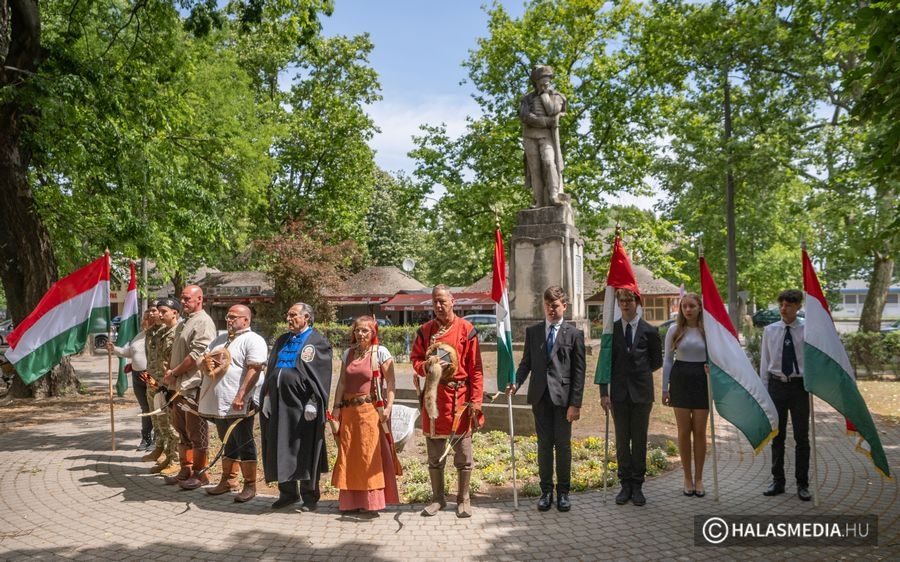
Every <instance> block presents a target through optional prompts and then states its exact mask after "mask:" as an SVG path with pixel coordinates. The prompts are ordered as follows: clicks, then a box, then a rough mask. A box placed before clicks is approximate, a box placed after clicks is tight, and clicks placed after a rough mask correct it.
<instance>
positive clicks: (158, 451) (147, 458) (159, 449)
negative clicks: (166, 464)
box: [141, 443, 163, 462]
mask: <svg viewBox="0 0 900 562" xmlns="http://www.w3.org/2000/svg"><path fill="white" fill-rule="evenodd" d="M162 454H163V446H162V445H161V444H159V443H157V444H156V447H155V448H154V449H153V450H152V451H150V452H149V453H147V454H146V455H144V456H143V457H141V460H142V461H144V462H156V461H158V460H159V457H161V456H162Z"/></svg>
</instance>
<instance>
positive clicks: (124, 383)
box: [116, 262, 141, 396]
mask: <svg viewBox="0 0 900 562" xmlns="http://www.w3.org/2000/svg"><path fill="white" fill-rule="evenodd" d="M121 318H122V321H121V322H120V323H119V330H118V332H116V345H118V346H119V347H122V346H124V345H126V344H127V343H128V342H130V341H131V340H133V339H134V337H135V336H136V335H138V332H140V330H141V317H140V315H139V314H138V301H137V279H136V278H135V275H134V262H131V278H130V279H129V281H128V292H127V293H126V294H125V303H124V305H123V306H122V315H121ZM126 390H128V374H127V373H126V372H125V358H124V357H120V358H119V376H118V378H117V379H116V393H117V394H118V395H119V396H124V395H125V391H126Z"/></svg>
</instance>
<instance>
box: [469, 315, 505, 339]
mask: <svg viewBox="0 0 900 562" xmlns="http://www.w3.org/2000/svg"><path fill="white" fill-rule="evenodd" d="M463 320H468V321H469V322H470V323H471V324H472V325H473V326H475V330H476V331H477V332H478V341H480V342H486V341H496V339H497V315H496V314H467V315H465V316H463Z"/></svg>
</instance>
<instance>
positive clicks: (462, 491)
mask: <svg viewBox="0 0 900 562" xmlns="http://www.w3.org/2000/svg"><path fill="white" fill-rule="evenodd" d="M456 474H457V479H458V480H459V486H458V487H457V488H456V516H457V517H472V504H471V503H470V502H469V483H470V482H471V480H472V469H471V468H469V469H464V470H459V471H457V473H456Z"/></svg>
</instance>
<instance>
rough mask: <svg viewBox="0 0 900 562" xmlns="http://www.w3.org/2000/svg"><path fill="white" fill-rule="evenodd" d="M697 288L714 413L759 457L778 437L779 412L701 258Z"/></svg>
mask: <svg viewBox="0 0 900 562" xmlns="http://www.w3.org/2000/svg"><path fill="white" fill-rule="evenodd" d="M700 287H701V291H702V293H703V330H704V332H705V333H706V354H707V357H708V361H709V380H710V386H711V387H712V395H713V401H714V402H715V404H716V411H718V412H719V415H721V416H722V417H723V418H725V419H726V420H728V421H730V422H731V423H732V424H733V425H734V426H735V427H737V428H738V429H739V430H740V431H741V433H743V434H744V435H745V436H746V437H747V439H748V440H749V441H750V445H751V446H752V447H753V451H754V452H756V453H759V452H760V451H761V450H762V448H763V447H765V445H766V443H768V442H769V440H770V439H772V438H773V437H775V435H776V434H777V433H778V412H777V411H776V410H775V404H774V403H773V402H772V398H771V397H770V396H769V392H768V391H767V390H766V387H765V386H763V383H762V381H761V380H760V378H759V373H757V371H756V369H754V368H753V365H752V364H751V363H750V359H749V358H748V357H747V354H746V353H744V350H743V349H742V348H741V343H740V341H739V340H738V335H737V332H736V331H735V329H734V326H733V325H732V324H731V319H730V318H729V317H728V312H726V310H725V304H724V303H723V302H722V297H720V296H719V289H718V288H717V287H716V282H715V281H714V280H713V277H712V275H711V274H710V273H709V268H708V267H707V266H706V259H705V258H700Z"/></svg>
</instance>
